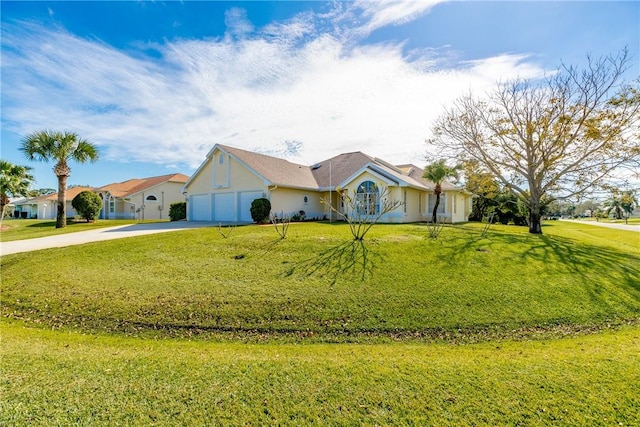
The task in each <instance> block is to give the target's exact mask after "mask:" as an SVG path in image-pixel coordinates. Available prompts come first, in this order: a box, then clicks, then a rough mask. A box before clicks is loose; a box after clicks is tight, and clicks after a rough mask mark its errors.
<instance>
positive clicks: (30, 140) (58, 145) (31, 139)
mask: <svg viewBox="0 0 640 427" xmlns="http://www.w3.org/2000/svg"><path fill="white" fill-rule="evenodd" d="M20 149H21V150H22V151H24V153H25V154H26V155H27V159H29V160H37V161H43V162H49V161H55V162H56V164H55V166H54V167H53V172H54V173H55V174H56V176H57V177H58V213H57V217H56V228H62V227H66V226H67V208H66V201H67V178H69V175H70V174H71V168H70V167H69V165H68V162H69V161H70V160H73V161H75V162H77V163H86V162H95V161H96V160H98V156H99V154H98V148H97V147H96V146H95V145H94V144H92V143H91V142H89V141H87V140H85V139H82V138H80V137H79V136H78V134H77V133H74V132H54V131H49V130H44V131H40V132H34V133H32V134H30V135H27V136H26V137H25V138H24V139H23V140H22V146H21V147H20Z"/></svg>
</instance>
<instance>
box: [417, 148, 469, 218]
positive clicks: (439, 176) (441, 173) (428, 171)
mask: <svg viewBox="0 0 640 427" xmlns="http://www.w3.org/2000/svg"><path fill="white" fill-rule="evenodd" d="M459 169H460V167H459V166H449V165H447V164H446V163H445V161H444V159H440V160H436V161H435V162H433V163H431V164H429V165H427V166H426V167H425V168H424V174H423V175H422V177H423V178H426V179H428V180H429V181H431V182H433V183H434V184H435V188H434V189H433V193H434V194H435V195H436V204H435V206H434V207H433V217H432V219H431V222H433V223H434V224H435V223H436V222H438V221H437V220H438V217H437V213H438V206H439V205H440V194H442V182H443V181H444V180H446V179H447V178H456V179H457V178H458V170H459Z"/></svg>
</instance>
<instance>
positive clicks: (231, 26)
mask: <svg viewBox="0 0 640 427" xmlns="http://www.w3.org/2000/svg"><path fill="white" fill-rule="evenodd" d="M224 24H225V25H226V26H227V32H228V33H230V34H231V35H234V36H243V35H245V34H248V33H250V32H251V31H253V25H252V24H251V22H250V21H249V19H248V18H247V11H246V10H245V9H242V8H239V7H233V8H231V9H229V10H227V11H226V12H225V14H224Z"/></svg>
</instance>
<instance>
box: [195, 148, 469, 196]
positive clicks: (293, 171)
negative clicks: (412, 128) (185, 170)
mask: <svg viewBox="0 0 640 427" xmlns="http://www.w3.org/2000/svg"><path fill="white" fill-rule="evenodd" d="M216 149H219V150H221V151H223V152H225V153H227V154H229V155H231V156H233V157H234V158H235V159H236V160H237V161H239V162H240V163H242V164H244V165H245V166H247V167H248V168H250V169H251V170H253V171H254V172H255V173H256V174H258V175H259V176H260V177H262V179H263V180H265V181H266V182H267V183H268V185H279V186H282V187H289V188H308V189H313V190H321V189H329V188H335V187H337V186H340V185H344V183H345V181H347V180H349V179H353V178H354V175H356V174H358V173H360V172H361V171H364V170H365V169H369V170H372V171H373V172H375V173H378V174H380V175H383V176H386V177H388V178H390V179H391V180H392V181H395V182H398V183H402V184H403V185H407V186H410V187H414V188H419V189H423V190H433V188H434V187H435V185H434V183H433V182H431V181H428V180H426V179H424V178H422V175H423V173H424V171H423V169H421V168H419V167H417V166H415V165H411V164H407V165H400V166H395V165H392V164H390V163H388V162H386V161H384V160H382V159H379V158H376V157H372V156H369V155H368V154H365V153H363V152H361V151H354V152H351V153H343V154H339V155H337V156H335V157H332V158H330V159H327V160H324V161H322V162H320V163H316V164H314V165H313V166H305V165H301V164H297V163H292V162H289V161H288V160H285V159H281V158H278V157H273V156H268V155H265V154H260V153H255V152H253V151H247V150H242V149H240V148H235V147H230V146H227V145H221V144H216V145H215V146H214V147H213V148H212V149H211V151H210V152H209V154H208V155H207V161H209V160H210V159H211V157H212V156H213V153H214V152H215V151H216ZM207 161H205V162H204V163H203V164H202V165H200V167H199V168H198V170H197V171H196V172H195V173H194V174H193V175H192V176H191V178H189V180H188V181H187V184H186V185H185V187H187V186H188V185H189V184H190V182H191V181H192V180H193V179H195V177H196V175H198V173H199V172H200V171H201V170H202V168H203V167H204V165H205V164H206V162H207ZM442 188H443V190H462V188H461V187H458V186H455V185H453V184H451V183H449V182H443V183H442Z"/></svg>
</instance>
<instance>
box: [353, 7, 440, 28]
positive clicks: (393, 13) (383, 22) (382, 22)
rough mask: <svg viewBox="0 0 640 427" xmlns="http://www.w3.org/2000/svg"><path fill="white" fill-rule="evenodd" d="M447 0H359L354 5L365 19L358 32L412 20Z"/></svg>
mask: <svg viewBox="0 0 640 427" xmlns="http://www.w3.org/2000/svg"><path fill="white" fill-rule="evenodd" d="M444 1H445V0H415V1H406V0H405V1H402V0H359V1H356V2H355V4H354V7H355V8H356V9H360V10H361V11H362V17H363V18H364V19H365V21H364V22H363V25H361V26H359V27H358V28H357V30H358V32H361V33H365V34H369V33H371V32H373V31H375V30H377V29H378V28H382V27H386V26H388V25H400V24H404V23H406V22H410V21H412V20H414V19H415V18H417V17H418V16H420V15H422V14H424V13H427V12H428V11H429V10H430V9H432V8H433V7H434V6H436V5H437V4H438V3H443V2H444Z"/></svg>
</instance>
